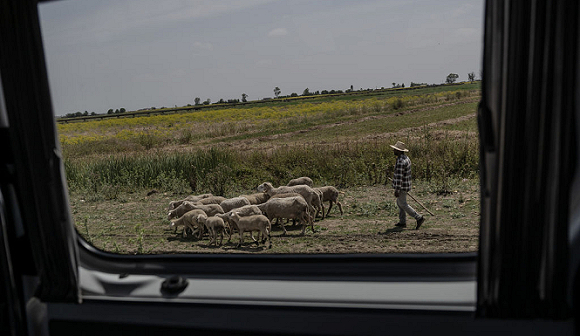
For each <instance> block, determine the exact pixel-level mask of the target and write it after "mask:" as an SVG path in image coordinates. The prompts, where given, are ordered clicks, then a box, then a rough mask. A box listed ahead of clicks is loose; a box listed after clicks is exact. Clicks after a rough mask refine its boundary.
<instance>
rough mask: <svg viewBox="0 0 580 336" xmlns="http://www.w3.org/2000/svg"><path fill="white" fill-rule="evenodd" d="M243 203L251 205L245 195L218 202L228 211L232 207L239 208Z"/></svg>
mask: <svg viewBox="0 0 580 336" xmlns="http://www.w3.org/2000/svg"><path fill="white" fill-rule="evenodd" d="M244 205H251V204H250V201H248V199H247V198H245V197H234V198H228V199H226V200H224V201H223V202H221V203H220V206H221V207H222V209H223V210H224V212H228V211H230V210H233V209H237V208H241V207H243V206H244Z"/></svg>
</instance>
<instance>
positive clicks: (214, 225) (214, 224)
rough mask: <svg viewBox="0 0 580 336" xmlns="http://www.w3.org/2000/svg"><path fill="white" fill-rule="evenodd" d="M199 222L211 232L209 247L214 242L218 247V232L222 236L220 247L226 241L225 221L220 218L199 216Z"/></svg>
mask: <svg viewBox="0 0 580 336" xmlns="http://www.w3.org/2000/svg"><path fill="white" fill-rule="evenodd" d="M197 222H198V223H201V224H203V225H204V226H205V227H206V228H207V231H208V232H209V236H210V239H209V245H211V244H212V242H214V243H215V244H216V246H217V235H218V232H219V234H220V246H221V245H222V242H223V240H224V231H225V230H226V226H225V224H224V220H223V219H221V218H220V217H216V216H213V217H207V216H205V215H197Z"/></svg>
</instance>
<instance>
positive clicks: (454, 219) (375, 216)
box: [71, 179, 479, 254]
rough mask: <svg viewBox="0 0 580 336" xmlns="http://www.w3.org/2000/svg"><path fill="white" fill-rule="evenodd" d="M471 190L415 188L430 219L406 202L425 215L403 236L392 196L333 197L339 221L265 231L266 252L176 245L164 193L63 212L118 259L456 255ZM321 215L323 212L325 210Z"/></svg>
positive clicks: (467, 239)
mask: <svg viewBox="0 0 580 336" xmlns="http://www.w3.org/2000/svg"><path fill="white" fill-rule="evenodd" d="M478 184H479V182H478V181H477V180H466V179H464V180H453V181H449V185H448V188H447V191H448V193H442V190H441V187H440V186H439V185H438V183H436V182H432V183H430V182H426V181H415V184H414V190H413V191H412V192H411V194H412V195H413V196H415V198H417V199H418V200H419V201H420V202H421V203H422V204H423V205H424V206H425V207H427V208H428V209H429V210H430V211H431V212H432V213H433V214H434V215H435V216H432V215H429V214H428V213H427V211H426V210H424V209H423V208H422V207H421V206H420V205H419V204H418V203H416V202H415V201H414V200H413V199H411V198H410V197H409V198H408V202H409V204H410V205H411V206H412V207H414V208H415V210H417V211H418V212H419V213H421V214H423V215H425V218H426V220H425V222H424V224H423V225H422V226H421V228H420V229H419V230H415V225H416V224H415V220H414V219H412V218H408V219H407V224H408V225H407V227H406V228H403V229H401V228H397V227H395V226H394V224H395V223H397V222H398V208H397V206H396V204H395V198H394V196H393V191H392V188H391V187H390V186H389V185H387V186H384V185H374V186H362V187H356V188H349V189H344V190H341V192H343V193H344V194H341V195H340V197H339V201H340V202H341V204H342V208H343V211H344V213H343V215H341V214H340V212H339V209H338V207H337V206H336V205H335V206H333V208H332V210H331V212H330V214H329V216H328V217H327V218H325V219H323V220H321V219H320V218H318V219H317V220H316V221H315V231H316V232H314V233H313V232H312V231H311V230H310V228H307V230H306V234H305V235H304V236H300V231H301V227H298V226H296V227H292V226H291V224H289V225H287V230H288V235H285V236H284V235H283V234H282V229H281V228H280V227H279V226H273V229H272V248H271V249H267V248H266V247H265V246H264V245H259V246H257V245H256V244H255V243H253V242H252V241H251V238H250V237H249V235H246V237H245V238H244V244H243V245H242V247H241V248H236V244H237V242H238V239H239V238H238V235H237V234H234V236H233V238H232V241H231V242H229V243H227V238H225V239H224V244H223V245H222V246H209V238H208V237H207V236H205V237H204V238H202V239H201V240H196V239H194V238H191V237H182V235H181V229H179V230H178V231H177V232H176V233H174V232H173V231H171V230H170V228H169V224H170V222H169V221H168V220H167V212H168V211H167V206H168V204H169V202H170V201H172V200H177V199H181V198H183V197H185V195H173V194H169V193H153V194H151V195H149V196H147V192H146V191H144V192H142V193H132V194H120V195H119V197H118V198H117V199H115V200H99V199H91V198H90V197H86V196H87V195H82V194H80V193H78V194H72V195H71V204H72V212H73V217H74V219H75V225H76V228H77V230H78V232H79V233H80V234H81V235H82V236H83V237H84V238H85V239H86V240H88V241H89V242H91V243H92V244H93V245H94V246H96V247H97V248H99V249H102V250H105V251H109V252H113V253H121V254H175V253H273V254H287V253H461V252H475V251H477V249H478V234H479V185H478ZM327 208H328V206H327Z"/></svg>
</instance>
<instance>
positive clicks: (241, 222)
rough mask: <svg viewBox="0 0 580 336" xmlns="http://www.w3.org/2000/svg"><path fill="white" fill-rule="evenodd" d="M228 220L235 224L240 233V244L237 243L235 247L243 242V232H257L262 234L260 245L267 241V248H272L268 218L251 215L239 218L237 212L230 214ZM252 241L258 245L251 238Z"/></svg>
mask: <svg viewBox="0 0 580 336" xmlns="http://www.w3.org/2000/svg"><path fill="white" fill-rule="evenodd" d="M230 219H231V220H232V221H233V222H234V223H236V226H237V227H238V230H239V231H240V242H239V243H238V245H237V247H240V246H242V243H243V242H244V232H246V231H250V232H252V231H259V232H260V233H261V234H262V237H263V239H262V243H265V242H266V239H267V240H268V242H269V244H268V248H272V237H271V236H270V232H271V231H272V225H271V224H270V220H269V219H268V217H266V216H264V215H252V216H247V217H240V215H238V213H237V212H235V211H234V212H232V213H231V214H230ZM252 239H254V241H255V242H256V244H257V245H259V242H258V241H257V240H256V239H255V238H254V237H253V236H252Z"/></svg>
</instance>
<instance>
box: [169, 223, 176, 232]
mask: <svg viewBox="0 0 580 336" xmlns="http://www.w3.org/2000/svg"><path fill="white" fill-rule="evenodd" d="M175 227H176V225H175V222H171V224H169V229H170V230H171V229H174V228H175Z"/></svg>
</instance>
